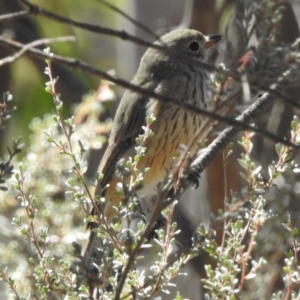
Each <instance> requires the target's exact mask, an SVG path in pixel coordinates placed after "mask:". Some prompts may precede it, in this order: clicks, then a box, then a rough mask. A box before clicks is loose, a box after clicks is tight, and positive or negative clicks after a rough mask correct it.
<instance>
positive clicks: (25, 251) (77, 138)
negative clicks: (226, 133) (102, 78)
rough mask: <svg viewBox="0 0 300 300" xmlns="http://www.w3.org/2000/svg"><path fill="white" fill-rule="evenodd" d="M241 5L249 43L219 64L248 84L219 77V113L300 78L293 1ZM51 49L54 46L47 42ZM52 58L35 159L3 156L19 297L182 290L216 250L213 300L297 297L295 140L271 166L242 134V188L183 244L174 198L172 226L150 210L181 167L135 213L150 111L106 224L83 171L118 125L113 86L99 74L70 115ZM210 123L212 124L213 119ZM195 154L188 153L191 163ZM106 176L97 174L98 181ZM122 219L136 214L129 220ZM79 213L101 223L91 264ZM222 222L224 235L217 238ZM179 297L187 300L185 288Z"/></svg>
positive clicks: (9, 273)
mask: <svg viewBox="0 0 300 300" xmlns="http://www.w3.org/2000/svg"><path fill="white" fill-rule="evenodd" d="M241 3H242V4H243V9H242V10H239V14H238V13H237V14H236V16H235V17H236V18H235V19H234V24H235V28H236V31H237V33H238V35H240V37H241V40H242V41H243V43H241V45H240V47H235V46H234V45H233V44H232V43H231V39H229V38H228V39H227V46H226V47H227V49H226V50H228V57H227V59H228V60H229V62H225V63H224V64H223V65H222V68H223V70H225V71H235V73H234V74H239V75H241V78H242V79H241V81H242V87H239V89H238V91H237V90H235V89H234V87H235V86H234V84H232V78H229V76H228V73H226V72H223V73H222V72H220V74H219V73H218V74H217V75H215V78H214V79H215V80H214V88H215V94H214V95H213V97H212V99H213V102H214V104H215V105H216V107H217V110H219V111H220V113H221V112H223V113H229V112H231V111H232V110H233V109H232V110H230V109H228V107H234V109H236V108H241V107H240V106H238V100H239V98H240V96H241V95H242V98H243V99H244V100H246V101H247V100H250V99H251V97H252V95H253V94H254V93H255V92H256V91H258V90H261V88H262V86H266V87H268V86H269V84H271V83H274V82H277V83H278V82H280V83H281V84H282V86H283V87H288V86H290V85H293V84H294V82H295V81H296V79H297V78H298V77H299V68H298V64H299V59H298V58H299V52H298V50H297V49H296V48H293V47H292V46H291V45H289V44H283V43H280V42H278V41H277V39H276V35H277V33H278V31H280V21H281V17H282V14H283V11H284V10H283V8H282V6H280V5H279V4H280V3H279V2H278V1H265V0H264V1H239V4H241ZM253 18H254V20H255V21H254V22H253ZM254 33H255V34H256V37H257V38H258V42H257V45H256V47H250V46H249V45H248V41H249V40H250V38H251V37H252V35H253V34H254ZM45 52H46V53H47V54H50V55H51V52H50V50H49V49H46V50H45ZM46 64H47V67H46V74H47V76H48V77H49V82H47V83H46V91H47V92H48V93H50V94H51V96H52V98H53V103H54V107H55V111H54V113H52V114H47V115H45V116H44V117H43V118H35V119H33V120H32V122H31V123H30V125H29V127H30V130H31V132H32V134H31V137H30V144H29V146H28V147H27V149H26V157H24V158H23V160H22V162H20V163H19V164H18V168H17V169H16V170H15V171H14V173H13V167H12V165H11V161H12V158H13V157H14V156H15V154H17V153H18V152H19V151H20V148H21V145H20V140H19V139H17V140H16V141H14V142H13V146H12V150H11V149H10V148H9V150H8V154H9V155H8V158H7V159H6V160H3V161H1V162H0V184H1V185H0V190H1V191H0V192H1V194H0V195H1V197H2V198H3V199H4V200H3V201H2V203H1V206H2V207H1V208H2V210H3V212H4V213H6V214H7V215H8V216H9V217H11V218H12V224H13V225H14V227H15V228H16V229H17V231H14V230H11V236H13V237H14V238H13V242H10V243H7V245H5V244H3V245H1V247H0V255H1V257H2V260H1V263H2V264H3V265H2V266H1V271H0V278H1V280H2V281H3V282H4V283H6V284H7V287H8V288H9V289H10V292H11V295H13V296H14V297H15V298H16V299H88V298H89V295H90V293H91V292H94V291H93V290H94V288H95V287H96V288H97V289H95V290H97V291H96V292H98V297H99V298H102V299H121V298H122V299H123V298H124V299H125V298H126V299H150V298H153V297H155V296H157V294H158V293H159V292H162V293H165V294H168V293H170V290H172V289H174V288H175V289H176V286H175V287H174V284H173V279H174V278H175V277H177V276H187V274H185V273H184V272H182V269H183V267H184V266H185V265H187V263H189V262H191V261H192V259H194V258H195V257H197V256H201V253H202V252H205V253H207V254H208V255H209V258H210V259H209V261H208V262H206V264H205V270H206V277H205V278H202V279H201V281H202V283H203V287H204V299H274V300H275V299H298V298H299V297H300V292H299V290H300V288H299V287H300V277H299V274H300V266H299V253H300V241H299V226H298V227H297V220H299V219H298V218H299V217H298V216H297V215H296V216H295V215H294V214H293V211H292V210H291V209H290V206H289V204H291V203H293V202H297V201H298V199H297V198H296V197H295V194H296V191H295V186H296V185H297V184H298V185H299V183H298V178H297V174H298V173H299V170H300V169H299V166H298V165H297V162H296V159H295V154H294V150H293V149H292V148H291V147H289V146H287V145H285V144H280V143H277V144H276V145H275V146H274V149H275V152H276V155H277V157H276V159H274V161H272V162H271V163H269V164H268V166H267V167H263V166H262V164H261V163H260V161H259V159H258V158H257V157H255V156H254V155H253V149H254V146H255V145H254V142H253V141H254V134H253V133H251V132H245V133H244V135H243V137H241V138H240V141H239V142H238V145H239V147H240V152H241V154H240V157H239V159H238V164H239V165H240V168H241V172H240V177H241V178H242V180H243V182H244V183H243V187H242V188H241V189H239V190H235V191H230V193H229V192H228V191H227V192H228V193H227V196H226V197H225V199H224V207H225V208H224V210H223V211H219V213H218V214H217V216H215V219H214V220H212V223H211V226H210V228H209V229H207V228H205V227H204V226H203V225H199V226H198V229H197V230H196V231H195V234H194V236H193V239H192V241H191V243H190V247H188V248H187V249H185V248H184V249H181V248H180V247H178V245H177V240H176V239H177V237H178V235H179V234H180V230H179V228H178V226H177V224H176V222H174V221H173V215H174V209H175V208H176V205H177V204H178V200H177V199H175V201H173V202H172V203H171V204H170V205H169V206H168V207H166V208H164V210H163V212H162V215H163V216H160V217H161V218H162V222H163V223H164V225H165V229H164V230H163V229H161V228H158V229H156V230H155V231H154V230H153V226H155V221H156V219H157V216H156V215H155V214H154V213H153V211H154V212H156V211H159V214H160V210H159V208H160V207H159V206H158V205H157V204H156V203H157V202H159V201H157V199H158V200H160V201H161V202H163V201H165V198H164V195H165V194H164V193H165V190H164V187H165V186H174V187H175V190H176V189H180V188H181V186H180V185H179V183H178V182H179V179H180V178H179V175H178V177H177V174H176V175H173V174H172V173H171V172H170V170H166V176H165V180H164V182H163V183H160V184H159V185H158V186H157V197H156V199H155V200H156V201H153V206H154V209H153V211H149V212H146V213H144V215H142V217H140V215H139V214H138V213H139V212H140V207H139V206H140V203H139V202H138V201H137V197H136V195H135V193H134V192H135V191H136V189H138V187H139V186H140V185H141V184H142V183H143V175H144V173H145V172H147V171H149V170H147V169H142V170H139V169H138V168H137V164H138V162H139V160H140V158H141V157H142V156H143V155H145V152H146V143H145V142H146V141H147V140H148V139H151V137H152V135H153V132H151V128H150V125H151V123H152V122H153V121H154V119H153V118H152V117H150V118H149V119H148V120H147V126H146V127H145V128H143V130H144V133H143V134H142V135H140V136H139V137H138V138H137V144H138V147H137V148H136V155H135V156H134V157H133V159H129V160H128V161H125V162H124V165H123V167H122V168H120V170H119V173H120V174H119V183H118V185H117V186H118V191H117V192H118V193H120V194H122V195H123V197H124V198H125V199H126V201H124V202H123V203H121V205H120V206H119V207H116V208H115V209H116V211H117V217H116V218H115V219H114V222H113V224H108V223H107V222H106V220H105V219H104V218H102V217H101V216H92V215H90V208H91V207H92V206H93V205H94V204H95V202H99V203H100V204H101V202H103V201H104V199H102V198H99V199H98V198H97V197H94V191H93V190H94V187H93V184H94V182H89V179H87V178H86V176H85V174H86V171H87V165H88V162H87V160H88V154H90V153H91V152H92V150H93V148H100V149H101V148H103V143H104V141H105V139H106V137H107V133H108V131H109V129H110V120H108V121H106V122H104V123H100V124H99V123H98V118H99V115H101V114H105V113H106V111H107V107H108V106H109V105H108V106H107V103H106V102H105V101H108V102H110V101H112V100H114V98H115V95H114V92H112V90H111V89H110V87H109V85H108V83H107V82H102V84H101V86H100V89H99V91H100V95H99V94H97V93H96V94H90V95H87V96H86V98H85V99H84V100H83V102H82V103H81V104H80V105H79V106H78V107H77V108H76V110H75V111H74V114H73V116H71V117H65V114H64V111H63V107H64V104H63V101H62V99H61V96H60V95H59V94H58V92H57V91H56V83H57V80H58V79H57V78H54V77H53V72H52V65H51V62H50V60H47V61H46ZM230 84H232V85H230ZM228 86H230V87H231V88H229V89H228ZM241 91H242V92H241ZM107 92H108V93H107ZM101 97H102V98H101ZM107 97H108V98H109V99H107ZM104 98H105V101H104ZM10 100H11V96H10V95H9V94H6V95H5V96H4V102H3V103H2V104H1V106H0V109H1V110H0V126H1V127H0V130H1V128H2V125H3V120H6V119H7V118H8V110H7V109H6V108H7V105H8V103H9V101H10ZM86 110H87V111H88V112H89V113H86ZM91 112H93V113H91ZM208 124H209V125H210V126H208V127H211V124H212V123H208ZM99 133H100V134H101V138H99ZM154 134H155V133H154ZM289 140H290V141H291V142H293V143H294V144H295V145H299V144H300V121H299V118H298V117H296V116H295V117H294V119H293V120H292V121H291V135H290V137H289ZM87 141H88V142H87ZM203 143H204V142H203V140H202V141H201V145H203ZM199 144H200V143H199ZM232 148H233V144H229V145H228V147H227V149H226V150H224V169H226V166H227V165H228V164H230V157H231V155H232V153H233V151H232ZM185 150H186V149H185ZM189 155H190V154H189ZM195 155H196V154H195ZM187 156H188V155H187ZM189 159H190V157H185V162H186V161H189ZM174 164H175V161H174ZM266 173H267V176H266V175H265V174H266ZM12 176H13V184H11V186H10V187H8V186H9V185H8V184H7V181H6V179H7V178H10V177H12ZM101 178H102V174H98V175H97V179H99V180H101ZM4 192H5V194H4ZM4 195H5V197H4ZM295 206H297V203H296V204H295ZM11 207H13V212H12V209H11ZM297 212H299V210H298V211H297ZM137 215H139V218H137V217H136V216H137ZM154 216H155V217H154ZM121 218H123V220H125V221H126V222H127V226H125V228H124V226H123V225H124V224H123V225H122V221H121ZM82 220H85V223H88V222H90V221H93V222H96V223H97V224H98V225H99V228H98V229H97V230H95V232H96V233H97V235H98V243H99V244H98V251H97V263H95V264H94V266H95V268H94V269H89V268H88V267H87V266H86V264H85V261H84V258H83V257H82V248H81V244H84V242H85V241H86V239H87V235H88V234H89V233H88V232H85V224H84V222H83V221H82ZM123 223H124V221H123ZM131 225H133V226H131ZM298 225H299V224H298ZM133 228H134V229H133ZM220 228H222V230H221V231H222V238H221V242H220V241H219V240H218V238H217V236H218V231H220ZM10 241H11V238H10ZM71 244H72V249H71V246H70V245H71ZM149 253H150V255H149ZM146 256H147V257H146ZM149 256H150V258H151V259H149ZM145 257H146V260H148V259H149V260H151V263H150V264H151V266H150V268H148V269H146V268H145V269H143V270H141V269H140V268H138V267H137V266H138V263H139V261H145ZM91 286H92V287H93V288H91ZM176 299H182V297H181V295H180V293H179V292H178V294H177V296H176Z"/></svg>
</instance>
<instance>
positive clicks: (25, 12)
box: [0, 10, 30, 21]
mask: <svg viewBox="0 0 300 300" xmlns="http://www.w3.org/2000/svg"><path fill="white" fill-rule="evenodd" d="M28 15H30V12H29V11H28V10H23V11H18V12H14V13H10V14H5V15H2V16H0V21H3V20H7V19H10V20H11V19H15V18H19V17H25V16H28Z"/></svg>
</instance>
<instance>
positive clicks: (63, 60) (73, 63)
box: [0, 0, 300, 149]
mask: <svg viewBox="0 0 300 300" xmlns="http://www.w3.org/2000/svg"><path fill="white" fill-rule="evenodd" d="M22 1H24V0H22ZM0 44H4V45H6V46H10V47H13V48H17V49H20V48H23V47H24V46H25V45H23V44H21V43H18V42H15V41H12V40H9V39H6V38H4V37H1V36H0ZM27 52H29V53H30V54H33V55H34V56H36V57H38V58H41V59H50V60H52V61H53V62H56V63H58V64H61V65H65V66H69V67H72V68H74V69H77V70H81V71H84V72H87V73H89V74H92V75H95V76H98V77H100V78H103V79H106V80H108V81H111V82H113V83H115V84H117V85H119V86H122V87H124V88H126V89H129V90H132V91H135V92H137V93H140V94H142V95H144V96H147V97H149V98H154V99H157V100H159V101H162V102H165V103H172V104H173V105H176V106H178V107H181V108H183V109H185V110H187V111H192V112H193V113H196V114H199V115H203V116H206V117H208V118H211V119H213V120H217V121H219V122H222V123H225V124H228V125H231V126H236V127H240V129H241V130H248V131H253V132H256V133H258V134H261V135H262V136H265V137H266V138H268V139H270V140H272V141H273V142H276V143H282V144H284V145H287V146H289V147H292V148H294V149H300V145H296V144H294V143H291V142H290V141H289V140H287V139H286V138H281V137H280V136H278V135H276V134H274V133H272V132H269V131H267V130H264V129H262V128H258V127H257V126H251V125H248V124H246V123H244V122H242V121H240V120H238V119H232V118H229V117H226V116H222V115H219V114H217V113H215V112H212V111H208V110H206V109H202V108H199V107H196V106H194V105H192V104H189V103H187V102H182V101H180V100H179V99H175V98H172V97H169V96H166V95H161V94H158V93H156V92H154V91H152V90H149V89H145V88H142V87H140V86H137V85H134V84H131V83H130V82H128V81H126V80H123V79H121V78H117V77H114V76H112V75H110V74H108V73H106V72H104V71H102V70H99V69H97V68H94V67H93V66H91V65H89V64H87V63H86V62H84V61H81V60H78V59H74V58H69V57H63V56H60V55H55V54H46V53H44V52H43V51H41V50H38V49H35V48H31V49H27ZM201 64H202V62H201ZM207 65H209V64H207ZM209 66H210V65H209Z"/></svg>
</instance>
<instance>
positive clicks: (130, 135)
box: [92, 90, 147, 213]
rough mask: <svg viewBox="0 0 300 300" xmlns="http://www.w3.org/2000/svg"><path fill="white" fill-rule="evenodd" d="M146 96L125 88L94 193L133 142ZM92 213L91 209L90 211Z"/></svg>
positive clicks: (99, 191) (143, 114) (110, 174)
mask: <svg viewBox="0 0 300 300" xmlns="http://www.w3.org/2000/svg"><path fill="white" fill-rule="evenodd" d="M146 104H147V98H146V97H145V96H142V95H140V94H138V93H135V92H133V91H129V90H127V91H126V92H125V94H124V96H123V98H122V100H121V102H120V104H119V107H118V109H117V112H116V116H115V119H114V126H113V129H112V132H111V134H110V138H109V143H108V146H107V149H106V151H105V153H104V155H103V157H102V159H101V163H100V167H99V173H102V174H103V176H104V177H103V179H102V180H101V181H99V182H98V183H97V186H96V194H99V193H101V190H102V189H103V188H104V187H105V186H106V185H107V183H108V182H109V180H110V178H111V177H112V175H113V174H114V172H115V167H116V164H117V162H118V161H119V159H120V158H121V157H122V156H123V154H124V153H125V152H126V151H127V150H128V149H130V148H131V147H132V146H133V145H134V144H135V139H136V138H137V136H138V135H139V134H141V133H142V126H143V125H144V124H145V118H146ZM92 213H93V211H92Z"/></svg>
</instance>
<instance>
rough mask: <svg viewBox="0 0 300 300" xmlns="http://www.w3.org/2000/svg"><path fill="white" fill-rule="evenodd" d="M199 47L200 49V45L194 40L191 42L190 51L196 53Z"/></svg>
mask: <svg viewBox="0 0 300 300" xmlns="http://www.w3.org/2000/svg"><path fill="white" fill-rule="evenodd" d="M199 49H200V45H199V43H198V42H196V41H193V42H191V43H190V44H189V50H190V51H192V52H194V53H196V52H198V51H199Z"/></svg>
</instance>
